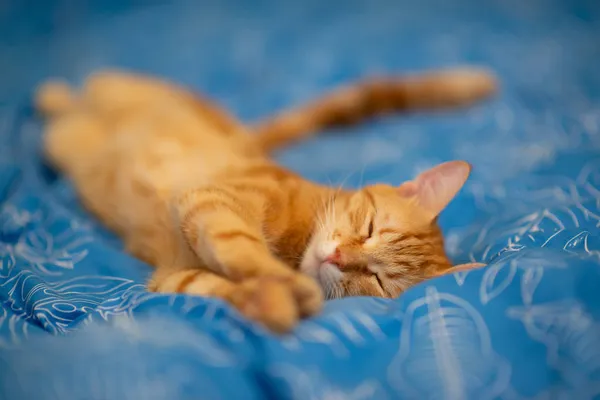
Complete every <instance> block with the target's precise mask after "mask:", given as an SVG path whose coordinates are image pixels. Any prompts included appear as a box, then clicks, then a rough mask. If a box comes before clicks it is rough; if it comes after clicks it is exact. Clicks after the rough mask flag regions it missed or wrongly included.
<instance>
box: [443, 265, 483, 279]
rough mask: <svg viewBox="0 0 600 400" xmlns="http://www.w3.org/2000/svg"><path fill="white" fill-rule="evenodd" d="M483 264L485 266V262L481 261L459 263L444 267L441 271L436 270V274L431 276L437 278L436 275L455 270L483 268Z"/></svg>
mask: <svg viewBox="0 0 600 400" xmlns="http://www.w3.org/2000/svg"><path fill="white" fill-rule="evenodd" d="M485 266H487V264H483V263H466V264H459V265H455V266H454V267H450V268H448V269H445V270H443V271H440V272H437V273H436V274H434V275H432V276H431V278H437V277H440V276H444V275H449V274H453V273H455V272H465V271H471V270H474V269H479V268H483V267H485Z"/></svg>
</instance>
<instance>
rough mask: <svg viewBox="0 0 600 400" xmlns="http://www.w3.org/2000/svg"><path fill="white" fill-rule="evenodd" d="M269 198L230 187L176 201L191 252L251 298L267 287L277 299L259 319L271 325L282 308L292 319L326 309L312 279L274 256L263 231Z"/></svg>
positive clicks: (196, 192) (197, 192)
mask: <svg viewBox="0 0 600 400" xmlns="http://www.w3.org/2000/svg"><path fill="white" fill-rule="evenodd" d="M264 207H265V204H264V199H262V200H261V197H260V196H252V195H250V194H248V193H246V194H245V196H244V198H243V199H242V198H240V196H237V195H236V193H235V191H234V190H231V188H229V189H228V188H226V187H207V188H204V189H198V190H193V191H189V192H187V193H185V194H184V195H183V196H181V197H180V198H179V199H178V200H177V201H176V208H177V214H178V218H179V223H180V226H181V230H182V232H183V235H184V237H185V240H186V241H187V242H188V244H189V246H190V248H191V249H192V250H193V251H194V252H195V253H196V255H197V256H198V257H199V258H200V260H201V261H202V263H203V264H204V265H205V266H206V267H207V268H208V269H210V270H211V271H213V272H215V273H216V274H218V275H220V276H224V277H226V278H227V279H228V280H230V281H232V282H235V283H239V284H241V285H246V286H245V288H246V290H247V291H248V292H250V293H251V295H249V296H250V297H252V296H254V297H256V296H261V291H262V290H263V289H264V287H265V286H264V285H266V284H267V283H265V282H269V283H268V285H269V286H270V287H272V291H273V293H277V296H278V297H279V299H278V300H273V301H272V302H271V301H269V302H268V303H269V307H262V308H260V311H258V312H259V313H262V314H264V315H254V317H255V318H256V319H258V320H260V321H263V322H265V323H268V321H270V320H272V319H273V318H272V317H273V316H275V315H280V314H281V313H282V312H283V311H282V309H288V308H289V304H293V305H294V307H292V308H291V311H289V313H288V314H290V315H288V318H289V319H290V320H294V319H296V318H298V317H303V316H309V315H312V314H314V313H316V312H318V311H319V310H320V308H321V306H322V302H323V295H322V293H321V290H320V288H319V286H318V285H317V283H316V282H315V281H314V280H312V278H310V277H308V276H306V275H304V274H302V273H300V272H297V271H294V270H292V269H291V268H290V267H289V266H287V265H286V264H284V263H283V262H282V261H280V260H279V259H277V258H276V257H275V256H273V254H272V253H271V251H270V249H269V246H268V243H267V240H266V238H265V237H264V235H263V232H262V217H263V215H262V214H263V212H264Z"/></svg>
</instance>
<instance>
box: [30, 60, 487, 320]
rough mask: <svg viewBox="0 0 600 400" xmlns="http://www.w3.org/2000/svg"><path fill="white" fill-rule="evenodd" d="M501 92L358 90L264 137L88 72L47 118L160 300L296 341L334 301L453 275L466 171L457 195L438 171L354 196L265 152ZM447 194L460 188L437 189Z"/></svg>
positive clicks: (165, 92)
mask: <svg viewBox="0 0 600 400" xmlns="http://www.w3.org/2000/svg"><path fill="white" fill-rule="evenodd" d="M493 90H494V80H493V78H492V77H491V76H490V75H489V74H486V73H484V72H481V71H477V70H457V71H446V72H438V73H430V74H425V75H423V76H416V77H408V78H393V79H389V80H383V81H371V82H366V83H358V84H357V85H355V86H350V87H348V88H345V89H340V90H339V91H336V92H334V93H332V94H330V95H326V96H324V97H323V98H322V99H319V100H316V101H315V102H313V103H311V104H308V105H306V106H301V107H299V108H297V109H294V110H292V111H289V112H285V113H283V114H281V115H279V116H276V117H274V118H273V119H271V120H267V121H265V122H264V123H262V124H259V125H258V127H257V128H255V129H254V130H255V131H256V132H255V134H254V135H249V134H248V133H249V132H250V131H251V130H252V129H248V128H246V127H245V126H244V125H243V124H241V123H240V122H238V121H237V120H236V119H235V118H234V117H232V116H230V115H229V114H227V113H226V112H225V111H223V110H221V109H220V108H219V107H217V106H216V105H214V104H212V103H211V102H210V101H208V100H206V99H203V98H201V97H199V96H197V95H193V94H191V93H189V92H187V91H185V90H183V89H181V88H179V87H176V86H174V85H171V84H169V83H166V82H161V81H158V80H155V79H152V78H149V77H143V76H137V75H132V74H126V73H120V72H114V71H108V72H102V73H98V74H95V75H92V76H90V77H89V78H88V80H87V81H86V83H85V85H84V86H83V88H82V89H81V90H80V91H78V92H75V91H73V90H72V89H71V88H70V87H68V86H67V85H66V84H64V83H60V82H49V83H48V84H46V85H43V86H42V87H41V88H40V90H39V91H38V93H37V97H36V106H37V108H38V110H39V111H40V112H41V113H42V114H43V115H44V116H45V117H46V118H47V124H46V132H45V135H44V150H45V153H46V156H47V158H48V159H49V160H50V161H51V162H52V163H53V164H54V165H55V166H56V167H57V168H58V169H60V170H61V171H63V172H64V173H65V174H66V175H68V176H69V178H70V179H71V180H72V181H73V183H74V185H75V187H76V188H77V191H78V193H79V195H80V197H81V199H82V202H83V203H84V205H85V206H86V207H87V208H88V209H89V210H90V211H91V212H93V213H94V214H95V215H96V216H97V217H99V218H100V219H101V220H102V221H103V222H104V223H106V224H107V226H109V227H110V228H111V229H113V230H114V231H115V232H117V233H118V234H119V235H120V236H121V237H122V238H123V241H124V242H125V245H126V248H127V250H128V251H129V252H131V253H132V254H133V255H135V256H137V257H139V258H141V259H143V260H144V261H146V262H148V263H149V264H152V265H153V266H154V267H156V270H155V273H154V275H153V277H152V279H151V281H150V282H149V283H148V288H149V289H150V290H153V291H158V292H180V293H189V294H194V295H201V296H215V297H220V298H222V299H224V300H226V301H228V302H230V303H231V304H233V305H234V306H235V307H236V308H237V309H238V310H239V311H240V312H241V313H243V314H244V315H246V316H247V317H249V318H251V319H254V320H256V321H259V322H262V323H263V324H264V325H266V326H267V327H268V328H270V329H272V330H274V331H278V332H282V331H287V330H289V329H290V328H292V327H293V326H294V325H295V324H296V322H297V321H298V320H299V319H300V318H303V317H307V316H310V315H313V314H315V313H317V312H318V311H319V310H320V308H321V305H322V302H323V297H324V295H325V296H326V297H329V298H333V297H341V296H352V295H373V296H382V297H394V296H397V295H398V294H399V293H401V292H402V291H403V290H405V289H406V288H407V287H409V286H411V285H413V284H415V283H417V282H420V281H422V280H424V279H427V278H428V277H432V276H437V275H439V274H440V273H445V272H446V271H448V270H449V268H450V266H451V265H450V262H449V261H448V259H447V257H446V255H445V253H444V249H443V238H442V236H441V233H440V231H439V229H438V227H437V225H436V222H435V221H436V215H437V213H438V212H439V210H440V209H441V208H442V207H443V206H444V204H443V203H440V201H438V200H437V199H439V198H443V199H445V200H444V201H446V200H449V199H451V197H452V196H453V195H454V194H455V193H456V191H458V190H459V189H460V186H462V184H463V183H464V180H465V179H466V176H468V171H467V172H466V173H465V171H466V170H465V168H466V167H465V165H466V164H464V163H463V164H460V163H459V164H456V163H458V162H456V163H455V164H451V165H447V166H446V167H444V168H445V169H444V171H445V172H444V174H446V175H447V172H448V171H450V173H452V171H457V172H456V174H454V175H456V176H457V177H458V178H456V179H454V181H452V179H450V178H444V179H447V182H450V183H452V182H455V183H452V184H450V185H447V184H444V185H437V186H436V184H435V183H436V182H435V180H436V179H438V178H439V177H441V176H442V175H443V174H439V173H433V172H432V173H429V174H426V175H423V177H422V178H421V179H420V180H419V179H416V180H415V181H414V182H411V183H407V184H404V185H403V186H401V188H394V187H391V186H387V185H376V186H372V187H367V188H363V189H361V190H358V191H342V190H337V189H332V188H328V187H325V186H321V185H317V184H315V183H312V182H309V181H307V180H305V179H303V178H301V177H300V176H298V175H296V174H294V173H292V172H290V171H287V170H285V169H284V168H282V167H280V166H278V165H276V164H274V163H273V162H272V161H271V160H269V159H268V158H267V157H266V156H265V153H268V152H271V151H273V150H275V149H276V148H278V147H281V146H283V145H285V144H287V143H291V142H293V141H295V140H298V139H300V138H302V137H307V136H309V135H311V134H313V133H314V132H316V131H317V130H319V129H323V128H327V127H332V126H336V125H340V124H343V123H353V122H357V121H359V120H362V119H365V118H369V117H372V116H376V115H380V114H384V113H387V112H390V111H393V110H400V109H411V108H426V107H427V108H437V107H442V106H447V105H462V104H467V103H469V102H472V101H474V100H477V99H480V98H483V97H484V96H486V95H489V94H491V93H492V92H493ZM424 180H427V182H425V183H426V184H425V183H423V182H424ZM448 186H450V187H451V188H452V191H447V190H446V189H444V188H446V187H448ZM436 187H440V188H442V189H440V190H446V192H443V193H441V194H440V193H437V194H436V196H433V197H432V196H431V195H430V194H427V193H428V190H429V189H431V188H434V189H435V188H436ZM424 188H425V189H427V190H425V189H424ZM436 190H437V189H436ZM407 193H410V195H407ZM419 196H421V197H419ZM427 196H429V198H427ZM436 207H437V208H436ZM434 209H435V210H434ZM332 244H334V247H332Z"/></svg>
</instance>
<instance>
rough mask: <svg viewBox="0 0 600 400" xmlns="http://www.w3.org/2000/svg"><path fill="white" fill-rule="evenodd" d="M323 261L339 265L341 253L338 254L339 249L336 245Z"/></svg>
mask: <svg viewBox="0 0 600 400" xmlns="http://www.w3.org/2000/svg"><path fill="white" fill-rule="evenodd" d="M324 262H326V263H329V264H333V265H337V266H338V267H339V266H341V264H342V255H341V254H340V249H338V248H337V247H336V248H335V250H334V251H333V252H332V253H331V254H329V255H328V256H327V257H325V260H324Z"/></svg>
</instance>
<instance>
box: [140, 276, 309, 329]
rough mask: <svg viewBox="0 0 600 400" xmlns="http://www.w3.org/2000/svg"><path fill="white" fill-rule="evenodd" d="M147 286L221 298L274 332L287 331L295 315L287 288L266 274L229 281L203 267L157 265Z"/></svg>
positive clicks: (294, 321)
mask: <svg viewBox="0 0 600 400" xmlns="http://www.w3.org/2000/svg"><path fill="white" fill-rule="evenodd" d="M148 289H149V290H151V291H153V292H159V293H188V294H193V295H196V296H206V297H215V298H219V299H222V300H225V301H226V302H227V303H229V304H231V305H233V306H234V307H235V308H236V309H237V310H238V311H239V312H240V313H241V314H242V315H244V316H245V317H247V318H249V319H252V320H254V321H258V322H261V323H262V324H264V325H265V326H266V327H268V328H269V329H271V330H272V331H275V332H286V331H288V330H290V329H291V328H292V327H293V326H294V325H295V324H296V323H297V321H298V318H299V316H298V310H297V306H296V302H295V301H294V298H293V297H291V296H289V290H288V287H287V286H286V285H285V284H284V283H283V282H280V281H279V280H277V279H272V278H269V277H262V278H254V279H247V280H244V281H242V282H232V281H230V280H228V279H226V278H224V277H222V276H219V275H217V274H215V273H213V272H211V271H208V270H205V269H200V268H184V269H177V268H169V267H159V268H158V269H157V271H156V272H155V274H154V275H153V277H152V279H151V280H150V282H149V283H148Z"/></svg>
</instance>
